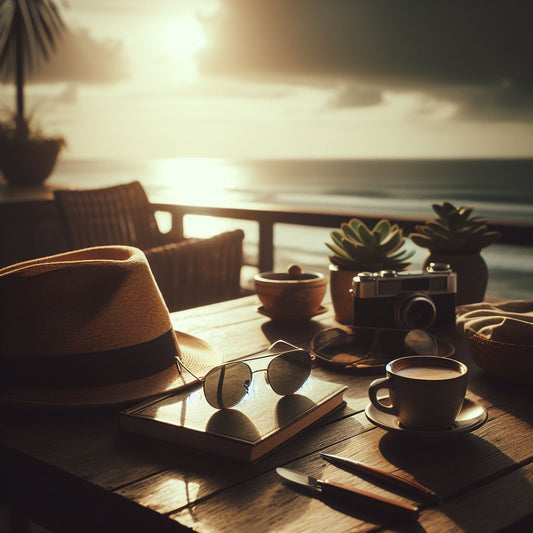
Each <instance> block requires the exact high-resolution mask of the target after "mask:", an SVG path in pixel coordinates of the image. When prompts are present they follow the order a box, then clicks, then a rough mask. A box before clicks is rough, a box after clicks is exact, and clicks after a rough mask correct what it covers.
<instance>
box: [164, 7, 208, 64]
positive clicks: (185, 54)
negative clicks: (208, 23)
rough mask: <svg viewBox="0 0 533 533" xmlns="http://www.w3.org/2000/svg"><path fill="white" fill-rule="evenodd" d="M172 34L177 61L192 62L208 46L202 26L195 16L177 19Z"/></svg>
mask: <svg viewBox="0 0 533 533" xmlns="http://www.w3.org/2000/svg"><path fill="white" fill-rule="evenodd" d="M172 34H173V35H172V36H171V37H170V38H171V39H172V42H173V45H172V52H173V54H175V56H176V59H183V60H192V59H193V57H194V54H196V52H198V50H200V48H202V47H203V46H204V45H205V44H206V37H205V34H204V30H203V28H202V25H201V24H200V22H199V21H198V19H197V18H196V17H194V16H193V15H191V16H183V17H180V18H177V19H176V20H175V21H174V23H173V25H172Z"/></svg>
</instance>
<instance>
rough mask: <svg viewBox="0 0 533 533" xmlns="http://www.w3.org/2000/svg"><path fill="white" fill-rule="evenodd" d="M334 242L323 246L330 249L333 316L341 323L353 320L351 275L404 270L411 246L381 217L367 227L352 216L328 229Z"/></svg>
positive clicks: (396, 227) (398, 229)
mask: <svg viewBox="0 0 533 533" xmlns="http://www.w3.org/2000/svg"><path fill="white" fill-rule="evenodd" d="M330 235H331V239H332V241H333V242H327V243H326V246H327V247H328V248H329V249H330V250H331V251H332V252H333V255H330V256H329V259H330V261H331V265H330V267H329V271H330V291H331V300H332V303H333V308H334V310H335V318H336V319H337V320H338V321H339V322H341V323H344V324H348V323H351V322H352V307H353V306H352V297H351V294H350V289H351V288H352V279H353V277H354V276H356V275H357V274H358V273H359V272H379V271H380V270H396V271H400V270H404V269H405V268H406V267H407V266H409V264H410V263H409V262H408V261H407V260H408V259H409V258H410V257H411V256H412V255H413V254H414V250H411V251H409V250H407V249H405V238H404V237H403V232H402V229H401V228H400V227H399V226H398V225H397V224H391V223H390V222H389V221H388V220H380V221H379V222H378V223H377V224H376V225H375V226H374V228H372V229H370V228H369V227H368V226H367V225H366V224H365V223H364V222H362V221H361V220H359V219H357V218H352V219H351V220H350V221H349V222H345V223H343V224H341V227H340V230H334V231H332V232H331V233H330Z"/></svg>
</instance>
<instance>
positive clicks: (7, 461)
mask: <svg viewBox="0 0 533 533" xmlns="http://www.w3.org/2000/svg"><path fill="white" fill-rule="evenodd" d="M258 307H259V300H258V299H257V297H256V296H249V297H246V298H241V299H238V300H232V301H229V302H224V303H220V304H214V305H211V306H207V307H199V308H195V309H190V310H187V311H181V312H179V313H175V314H173V315H172V319H173V324H174V327H175V328H176V329H178V330H181V331H184V332H187V333H190V334H193V335H197V336H199V337H201V338H203V339H204V340H206V341H207V342H209V343H210V344H211V345H212V346H213V347H214V348H215V350H217V351H218V352H219V353H220V354H221V356H222V357H223V358H224V359H225V360H231V359H235V358H240V357H245V356H250V355H253V354H257V353H259V352H261V351H262V350H264V349H266V348H267V347H268V346H269V344H271V343H272V342H273V341H275V340H277V339H279V338H283V339H285V340H287V341H289V342H292V343H295V344H298V345H300V346H302V347H304V348H306V347H308V346H309V343H310V340H311V338H312V336H313V335H314V334H315V333H316V332H318V331H320V330H321V329H323V328H326V327H329V326H333V325H336V323H335V320H334V318H333V313H332V311H331V309H329V311H328V312H327V313H325V314H323V315H320V316H318V317H315V318H314V319H313V320H311V321H309V322H305V323H300V324H299V323H293V324H276V323H274V322H271V321H270V320H269V319H268V318H266V317H264V316H263V315H261V314H259V313H258V312H257V308H258ZM449 336H450V338H451V339H452V340H453V342H454V343H455V344H456V346H457V354H456V358H457V359H459V360H462V361H464V362H465V363H466V364H467V365H468V366H469V370H470V371H469V388H468V393H467V396H468V398H469V399H471V400H473V401H476V402H479V403H481V404H482V405H483V406H484V407H485V408H486V409H487V410H488V412H489V419H488V421H487V422H486V424H485V425H484V426H482V427H480V428H478V429H477V430H475V431H473V432H471V433H468V434H462V435H456V436H453V437H451V438H450V437H446V438H433V439H414V438H409V437H407V436H405V435H398V434H394V433H388V432H386V431H384V430H382V429H380V428H376V427H375V426H374V425H373V424H371V423H370V422H369V421H368V420H367V418H366V416H365V414H364V409H365V407H366V405H367V404H368V396H367V389H368V385H369V383H370V382H371V381H372V380H373V379H375V378H376V377H377V376H379V375H381V374H380V373H377V374H376V373H374V374H367V375H364V374H356V373H349V372H338V371H333V370H332V369H331V368H326V367H322V366H319V365H318V364H316V365H315V366H314V368H313V371H312V372H313V375H315V376H316V377H319V378H321V379H325V380H329V381H335V382H342V383H343V384H345V385H346V386H347V391H346V393H345V400H346V406H345V407H344V408H343V409H341V410H340V411H337V412H335V413H332V414H331V415H329V416H328V417H327V418H326V419H325V420H324V421H323V422H322V423H320V424H319V425H317V426H316V427H313V428H311V429H309V430H307V431H305V432H304V433H303V434H301V435H300V436H297V437H296V438H294V439H292V440H290V441H289V442H288V443H287V444H286V445H284V446H283V447H281V448H280V449H279V450H277V451H275V452H274V453H272V454H269V455H268V456H266V457H265V458H263V459H262V460H260V461H258V462H256V463H254V464H241V463H237V462H233V461H229V460H225V459H222V458H220V457H215V456H211V455H208V454H203V453H200V452H197V451H194V450H190V449H187V448H182V447H178V446H175V445H171V444H168V443H163V442H158V441H156V440H152V439H146V438H142V437H134V436H131V435H126V434H122V433H120V431H119V428H118V410H117V409H116V408H115V409H96V410H85V411H75V410H73V411H64V412H47V411H38V412H37V411H31V410H13V409H11V410H7V409H4V410H3V411H2V423H3V424H2V425H3V429H2V435H1V447H0V450H1V459H2V472H3V473H4V472H5V474H6V475H5V476H3V477H4V481H3V484H2V485H3V487H2V492H3V498H4V500H5V501H6V502H7V503H8V505H10V506H12V507H13V508H14V509H16V510H17V511H18V512H21V513H23V514H25V515H27V516H28V517H30V518H32V519H34V520H36V521H38V522H40V523H42V524H43V525H44V526H45V527H49V528H50V529H52V530H58V531H95V530H96V529H99V530H100V531H148V530H151V531H167V530H168V531H173V530H182V529H192V530H194V531H202V532H204V531H205V532H223V531H231V532H235V531H246V532H249V531H250V530H253V531H257V532H259V531H261V532H263V531H276V532H278V531H294V532H300V531H302V532H303V531H305V532H314V531H318V532H321V533H322V532H324V531H328V533H329V532H336V531H376V530H378V531H409V532H410V531H413V532H419V531H420V532H421V531H429V532H433V531H434V532H448V531H465V532H470V531H473V532H474V531H475V532H478V531H479V532H485V531H499V530H503V529H505V528H506V527H511V526H512V525H513V524H515V525H516V524H520V525H521V526H524V524H525V526H524V527H528V526H529V525H531V523H533V522H532V520H533V431H532V423H533V409H532V406H533V402H532V400H533V391H532V389H533V387H531V386H526V385H518V384H513V383H506V382H503V381H501V380H498V379H496V378H493V377H491V376H490V375H488V374H486V373H485V372H484V371H482V370H481V369H479V368H478V367H477V366H476V365H475V363H474V362H473V361H472V359H471V358H470V355H469V353H468V351H467V350H466V349H465V346H464V343H463V342H462V340H461V339H460V338H459V337H458V336H457V335H456V334H455V333H454V332H451V333H449ZM320 451H324V452H328V453H334V454H340V455H344V456H346V457H350V458H353V459H356V460H359V461H362V462H365V463H367V464H369V465H370V466H373V467H375V468H380V469H382V470H385V471H389V472H393V473H396V474H398V475H402V476H405V477H406V478H407V479H412V480H416V481H418V482H419V483H422V484H423V485H426V486H427V487H429V488H431V489H432V490H434V491H435V492H436V493H437V494H438V495H439V496H440V498H441V502H440V503H439V504H434V505H428V504H424V505H423V506H422V511H421V515H420V518H419V520H418V522H415V523H403V524H402V523H392V522H391V521H390V519H387V518H386V517H383V516H376V515H375V514H373V515H372V514H370V513H369V512H368V511H366V510H365V509H361V508H356V507H355V506H351V507H349V508H347V507H346V505H345V504H340V503H339V502H332V501H327V500H325V499H323V498H321V497H320V496H319V495H318V497H317V495H310V494H308V493H306V492H303V491H302V490H296V489H295V488H294V487H292V486H289V485H286V484H284V483H282V482H281V480H280V478H279V477H278V476H277V474H276V473H275V468H276V467H277V466H281V465H283V466H288V467H289V468H293V469H296V470H300V471H302V472H306V473H309V474H312V475H313V476H316V477H319V478H329V479H331V480H333V481H336V482H340V483H344V484H348V485H350V486H353V487H356V488H359V489H363V490H366V491H369V492H374V493H376V494H380V495H384V496H388V497H393V498H397V499H399V500H400V501H404V502H410V503H413V502H415V500H413V497H412V496H411V495H409V494H406V493H402V492H401V491H400V490H394V492H391V491H390V490H389V489H388V488H387V487H386V486H385V485H383V484H381V483H379V482H376V481H372V480H369V479H368V478H364V477H363V476H357V475H354V474H353V473H350V472H348V471H346V470H343V469H340V468H337V467H335V466H333V465H332V464H330V463H328V462H327V461H325V460H324V459H322V457H321V456H320V455H319V452H320ZM517 527H518V526H517ZM147 528H150V529H147Z"/></svg>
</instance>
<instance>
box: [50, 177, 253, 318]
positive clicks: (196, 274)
mask: <svg viewBox="0 0 533 533" xmlns="http://www.w3.org/2000/svg"><path fill="white" fill-rule="evenodd" d="M54 195H55V202H56V205H57V209H58V212H59V216H60V219H61V221H62V225H63V226H64V229H65V234H66V235H65V236H66V240H67V243H68V245H69V248H70V249H76V248H86V247H90V246H102V245H111V244H122V245H128V246H135V247H137V248H140V249H141V250H143V251H144V253H145V255H146V257H147V259H148V262H149V264H150V267H151V269H152V272H153V274H154V277H155V279H156V281H157V283H158V285H159V288H160V290H161V293H162V294H163V297H164V299H165V301H166V303H167V306H168V308H169V310H170V311H177V310H179V309H186V308H189V307H195V306H198V305H204V304H208V303H213V302H218V301H222V300H228V299H231V298H236V297H238V296H241V294H242V293H241V287H240V271H241V266H242V258H243V252H242V247H243V244H242V243H243V238H244V233H243V231H242V230H234V231H227V232H224V233H220V234H219V235H215V236H214V237H211V238H208V239H181V240H179V241H177V240H176V236H175V235H169V234H165V233H162V232H161V231H160V230H159V227H158V225H157V222H156V219H155V214H154V209H153V206H152V205H151V204H150V203H149V201H148V197H147V196H146V192H145V191H144V189H143V187H142V185H141V184H140V183H139V182H137V181H136V182H133V183H128V184H124V185H117V186H113V187H106V188H102V189H84V190H57V191H55V193H54ZM172 241H173V242H172Z"/></svg>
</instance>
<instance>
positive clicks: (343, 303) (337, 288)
mask: <svg viewBox="0 0 533 533" xmlns="http://www.w3.org/2000/svg"><path fill="white" fill-rule="evenodd" d="M358 273H359V270H343V269H341V268H339V267H338V266H337V265H329V290H330V294H331V303H332V304H333V309H334V311H335V320H337V322H340V323H341V324H352V323H353V303H352V294H351V292H350V290H351V288H352V279H353V277H354V276H357V274H358Z"/></svg>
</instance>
